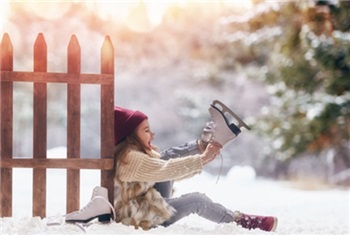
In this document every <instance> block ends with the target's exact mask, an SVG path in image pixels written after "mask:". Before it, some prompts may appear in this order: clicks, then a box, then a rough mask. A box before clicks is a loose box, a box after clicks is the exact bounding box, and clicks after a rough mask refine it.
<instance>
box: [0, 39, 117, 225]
mask: <svg viewBox="0 0 350 235" xmlns="http://www.w3.org/2000/svg"><path fill="white" fill-rule="evenodd" d="M0 48H1V62H0V64H1V145H0V148H1V149H0V150H1V157H0V167H1V168H0V171H1V172H0V174H1V179H0V180H1V182H0V183H1V193H0V203H1V205H0V206H1V208H0V217H10V216H12V169H13V168H22V167H23V168H33V199H32V201H33V212H32V214H33V216H40V217H42V218H43V217H46V169H48V168H63V169H67V185H66V187H67V196H66V200H67V208H66V211H67V213H69V212H72V211H75V210H79V204H80V203H79V201H80V200H79V199H80V190H79V189H80V169H100V170H101V186H104V187H106V188H108V192H109V195H108V197H109V200H110V201H111V202H112V200H113V192H114V190H113V176H114V172H113V168H114V163H113V147H114V49H113V45H112V42H111V40H110V38H109V36H106V37H105V40H104V42H103V45H102V48H101V61H100V63H101V73H100V74H83V73H81V71H80V67H81V55H80V45H79V42H78V39H77V37H76V36H75V35H72V37H71V39H70V42H69V44H68V49H67V72H66V73H52V72H47V46H46V42H45V38H44V36H43V34H42V33H39V34H38V36H37V38H36V41H35V44H34V66H33V72H18V71H13V47H12V43H11V40H10V37H9V35H8V34H7V33H5V34H4V35H3V38H2V41H1V47H0ZM16 82H31V83H33V98H34V102H33V155H31V156H28V157H26V158H16V157H15V156H13V93H14V89H13V85H14V83H16ZM48 83H61V84H62V83H63V84H67V156H66V158H63V159H61V158H60V159H52V158H50V159H48V158H47V156H46V152H47V144H46V141H47V84H48ZM82 84H94V85H99V86H100V88H101V93H100V100H101V108H100V109H101V115H100V117H101V122H100V126H101V133H100V135H101V156H97V157H96V158H95V159H87V158H82V157H81V156H80V119H81V112H80V105H81V102H80V100H81V94H80V93H81V92H80V90H81V85H82ZM16 92H17V91H16ZM19 92H20V91H19ZM97 125H99V124H97ZM24 183H25V182H24Z"/></svg>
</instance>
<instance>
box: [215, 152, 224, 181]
mask: <svg viewBox="0 0 350 235" xmlns="http://www.w3.org/2000/svg"><path fill="white" fill-rule="evenodd" d="M220 159H221V163H220V170H219V174H218V178H216V182H215V184H218V182H219V179H220V176H221V172H222V167H223V165H224V158H223V157H222V154H221V153H220Z"/></svg>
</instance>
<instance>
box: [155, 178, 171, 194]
mask: <svg viewBox="0 0 350 235" xmlns="http://www.w3.org/2000/svg"><path fill="white" fill-rule="evenodd" d="M173 185H174V181H166V182H158V183H156V184H155V185H154V187H155V189H157V191H158V192H159V193H160V195H162V197H164V198H170V197H171V196H172V195H173Z"/></svg>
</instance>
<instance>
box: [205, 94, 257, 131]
mask: <svg viewBox="0 0 350 235" xmlns="http://www.w3.org/2000/svg"><path fill="white" fill-rule="evenodd" d="M211 106H212V107H213V108H215V109H217V110H218V111H219V112H221V114H222V115H223V116H224V117H225V113H229V114H230V115H231V116H232V117H233V118H234V119H236V120H237V122H238V128H239V129H241V127H244V128H246V129H247V130H250V127H249V126H248V125H247V124H246V123H245V122H244V121H243V120H242V119H241V118H240V117H239V116H238V115H237V114H235V113H234V112H233V111H232V110H231V109H229V108H228V107H227V106H226V105H225V104H223V103H222V102H221V101H219V100H214V101H213V103H212V104H211ZM218 106H220V107H221V110H220V109H219V107H218ZM225 120H226V117H225Z"/></svg>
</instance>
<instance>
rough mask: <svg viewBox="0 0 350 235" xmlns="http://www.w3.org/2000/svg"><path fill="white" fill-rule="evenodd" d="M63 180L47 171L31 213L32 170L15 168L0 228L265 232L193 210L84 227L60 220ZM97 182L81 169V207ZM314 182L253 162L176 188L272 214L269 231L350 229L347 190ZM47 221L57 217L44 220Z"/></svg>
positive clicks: (45, 231)
mask: <svg viewBox="0 0 350 235" xmlns="http://www.w3.org/2000/svg"><path fill="white" fill-rule="evenodd" d="M65 151H66V149H65V148H64V147H61V148H55V149H52V150H49V151H48V156H49V157H59V156H62V155H63V154H64V153H65ZM223 157H225V156H223ZM65 182H66V173H65V170H59V169H50V170H48V171H47V218H44V219H41V218H39V217H32V216H31V211H32V204H31V203H32V198H31V196H30V195H32V170H31V169H14V171H13V187H14V188H13V198H14V199H13V217H11V218H0V234H84V233H86V234H265V233H266V234H267V232H264V231H261V230H246V229H243V228H241V227H239V226H237V225H235V224H220V225H217V224H215V223H212V222H210V221H207V220H205V219H203V218H200V217H198V216H196V215H191V216H189V217H187V218H185V219H183V220H181V221H179V222H178V223H176V224H174V225H172V226H170V227H168V228H163V227H159V228H156V229H153V230H150V231H143V230H135V229H134V228H133V227H126V226H124V225H121V224H117V223H115V222H112V223H110V224H99V223H98V221H97V220H96V221H93V223H92V225H90V226H88V227H85V228H84V229H85V231H84V230H82V229H81V228H80V227H78V226H76V225H72V224H66V223H64V219H63V217H62V216H63V215H64V214H65V208H66V204H65V197H66V196H65V195H66V188H65ZM99 182H100V176H99V172H98V171H96V170H82V171H81V186H80V187H81V199H80V202H81V207H83V206H85V205H86V204H87V203H88V201H89V200H90V197H91V193H92V190H93V188H94V187H95V186H97V185H99ZM313 188H316V189H314V190H305V189H301V188H300V187H298V185H295V184H292V183H291V182H278V181H269V180H264V179H260V178H257V177H256V173H255V171H254V169H253V168H251V167H248V166H235V167H233V168H232V169H231V170H230V172H229V173H228V174H227V175H226V176H221V177H219V178H218V176H213V175H210V174H208V173H206V172H203V173H202V174H200V175H197V176H195V177H194V178H191V179H188V180H185V181H182V182H177V183H176V185H175V190H176V191H175V194H176V195H181V194H184V193H189V192H202V193H206V194H207V195H208V196H209V197H210V198H211V199H212V200H213V201H215V202H219V203H221V204H223V205H225V206H226V207H228V208H230V209H232V210H240V211H242V212H244V213H250V214H258V215H273V216H276V217H278V226H277V229H276V231H275V232H274V233H272V234H293V235H294V234H310V235H311V234H322V235H323V234H324V235H328V234H335V235H341V234H349V232H350V227H349V224H350V221H349V211H350V208H349V200H350V198H349V190H345V189H341V188H327V187H325V186H319V187H316V186H315V185H314V186H313ZM176 195H175V196H176ZM48 221H59V222H62V223H61V224H60V225H53V226H47V225H46V223H47V222H48ZM270 234H271V233H270Z"/></svg>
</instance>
